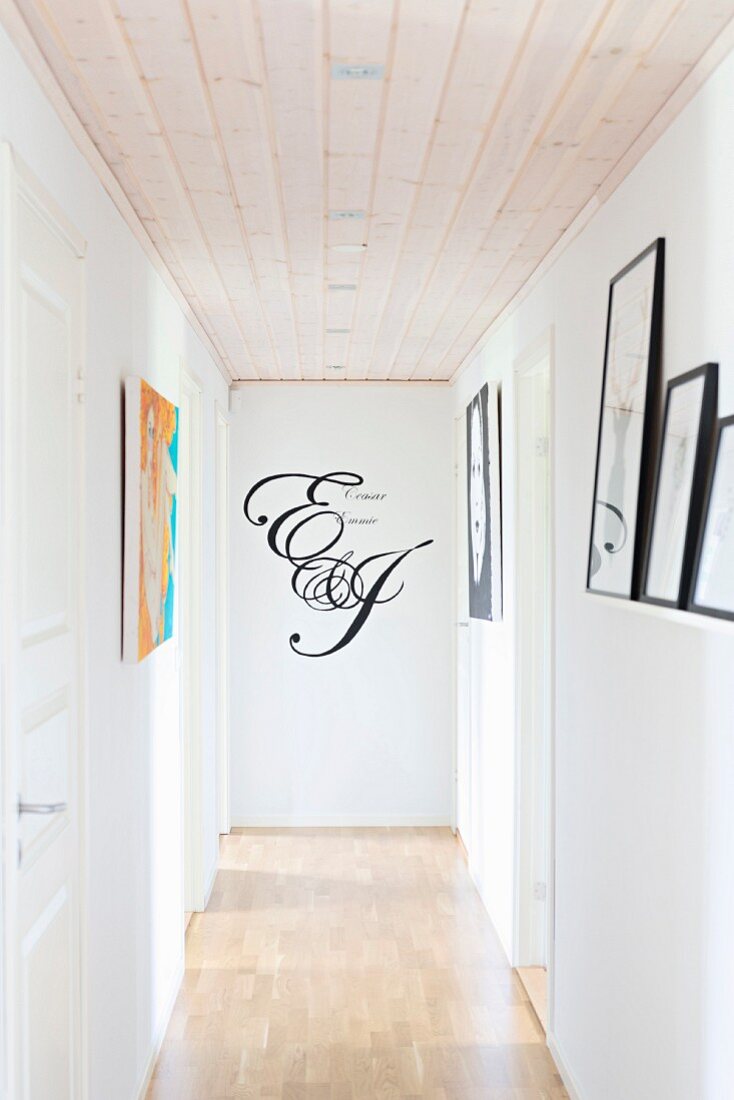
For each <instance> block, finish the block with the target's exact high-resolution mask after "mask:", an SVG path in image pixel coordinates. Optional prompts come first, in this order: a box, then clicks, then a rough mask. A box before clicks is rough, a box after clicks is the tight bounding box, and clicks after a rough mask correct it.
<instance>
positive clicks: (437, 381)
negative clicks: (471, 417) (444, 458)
mask: <svg viewBox="0 0 734 1100" xmlns="http://www.w3.org/2000/svg"><path fill="white" fill-rule="evenodd" d="M451 385H452V382H451V381H450V380H449V379H448V378H415V379H410V378H238V379H236V381H234V382H232V384H231V386H230V389H231V390H246V389H248V388H249V387H250V386H334V387H341V388H344V387H345V386H348V387H349V388H350V389H351V388H352V387H353V386H392V388H393V389H394V390H396V389H399V388H400V387H402V386H410V388H411V389H417V388H418V387H419V386H430V387H431V388H432V389H434V390H435V389H441V388H442V387H446V386H451Z"/></svg>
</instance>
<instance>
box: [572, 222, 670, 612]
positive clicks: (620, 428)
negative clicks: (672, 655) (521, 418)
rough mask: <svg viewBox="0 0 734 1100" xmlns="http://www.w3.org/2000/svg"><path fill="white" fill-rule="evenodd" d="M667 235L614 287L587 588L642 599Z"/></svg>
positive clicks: (622, 273) (621, 275)
mask: <svg viewBox="0 0 734 1100" xmlns="http://www.w3.org/2000/svg"><path fill="white" fill-rule="evenodd" d="M664 257H665V241H664V240H662V239H659V240H657V241H655V242H654V243H653V244H651V245H650V247H649V248H646V249H645V251H644V252H642V253H641V254H640V255H639V256H638V257H637V258H636V259H634V260H633V261H632V262H631V263H630V264H628V265H627V267H625V268H623V270H622V271H620V272H619V274H618V275H615V277H614V278H613V279H612V282H611V285H610V287H609V308H608V313H607V334H606V346H605V350H604V376H603V382H602V400H601V413H600V416H599V436H598V443H597V454H596V475H595V479H594V498H593V509H592V517H591V537H590V540H589V558H588V570H587V577H586V584H587V588H588V590H589V591H591V592H599V593H601V594H603V595H606V596H619V597H622V598H624V599H637V598H638V597H639V594H640V586H641V579H642V577H641V574H642V559H643V553H644V546H645V535H646V526H647V517H648V515H649V505H650V495H651V488H652V474H653V460H652V442H653V437H654V431H655V421H656V414H657V405H658V399H659V391H660V348H661V339H662V318H663V272H664Z"/></svg>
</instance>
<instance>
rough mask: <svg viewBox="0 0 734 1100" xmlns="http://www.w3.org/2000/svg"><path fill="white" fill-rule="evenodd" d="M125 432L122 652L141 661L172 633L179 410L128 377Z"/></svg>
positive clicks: (134, 379)
mask: <svg viewBox="0 0 734 1100" xmlns="http://www.w3.org/2000/svg"><path fill="white" fill-rule="evenodd" d="M125 431H126V439H125V594H124V602H125V606H124V622H123V656H124V658H125V660H126V661H141V660H142V659H143V658H144V657H147V656H148V654H149V653H151V652H152V651H153V650H154V649H155V648H156V647H157V646H159V645H161V644H162V643H163V642H165V641H166V640H167V639H168V638H170V637H171V636H172V634H173V613H174V602H175V560H176V493H177V470H178V409H177V407H176V406H175V405H174V404H172V402H170V401H168V400H166V398H165V397H163V396H162V395H161V394H159V393H158V392H157V391H156V390H154V389H153V387H152V386H149V385H148V383H147V382H144V381H143V380H142V379H140V378H128V379H127V380H126V382H125Z"/></svg>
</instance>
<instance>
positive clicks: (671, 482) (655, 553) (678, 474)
mask: <svg viewBox="0 0 734 1100" xmlns="http://www.w3.org/2000/svg"><path fill="white" fill-rule="evenodd" d="M717 391H718V365H717V364H716V363H706V364H705V365H704V366H702V367H697V368H696V369H695V370H692V371H688V373H687V374H682V375H681V376H680V377H679V378H673V379H672V380H671V381H670V382H668V390H667V394H666V399H665V413H664V416H663V431H662V441H661V447H660V459H659V464H658V472H657V478H656V482H655V494H654V498H653V512H652V520H651V525H650V538H649V543H648V553H647V562H646V569H645V580H644V584H643V591H642V596H641V598H642V599H643V600H645V601H646V602H648V603H656V604H662V605H663V606H665V607H682V608H685V607H687V606H688V600H689V596H690V587H691V580H692V577H693V560H694V557H695V553H696V543H697V540H698V533H699V529H700V524H701V515H702V512H703V502H704V493H705V489H706V475H707V471H708V467H709V462H710V459H711V447H712V444H713V437H714V431H715V428H716V406H717Z"/></svg>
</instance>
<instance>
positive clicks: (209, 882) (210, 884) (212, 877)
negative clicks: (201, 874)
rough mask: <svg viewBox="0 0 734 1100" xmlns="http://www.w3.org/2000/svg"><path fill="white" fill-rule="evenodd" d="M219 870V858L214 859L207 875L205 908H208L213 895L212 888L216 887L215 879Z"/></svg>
mask: <svg viewBox="0 0 734 1100" xmlns="http://www.w3.org/2000/svg"><path fill="white" fill-rule="evenodd" d="M218 870H219V858H217V859H215V860H214V863H213V864H212V865H211V867H210V868H209V874H208V875H207V876H206V882H205V883H204V908H205V909H206V907H207V905H208V904H209V899H210V898H211V896H212V890H213V889H214V880H215V879H216V877H217V871H218Z"/></svg>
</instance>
